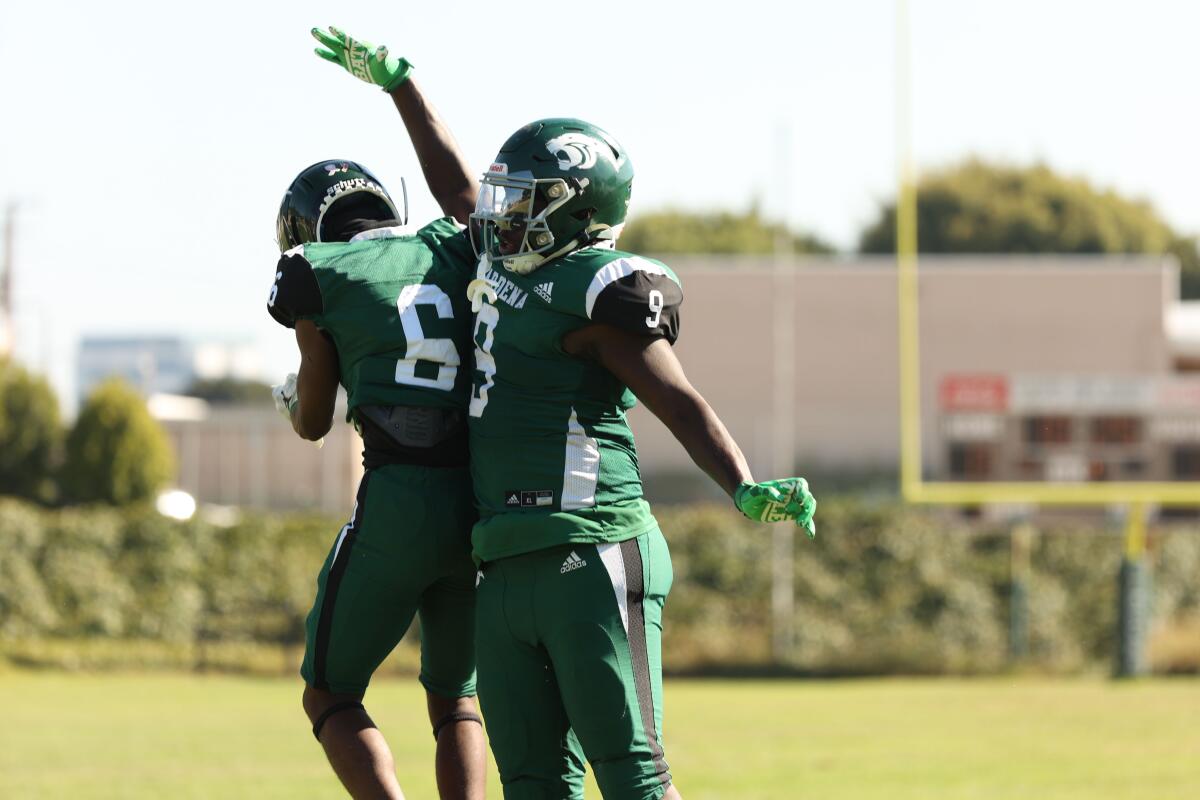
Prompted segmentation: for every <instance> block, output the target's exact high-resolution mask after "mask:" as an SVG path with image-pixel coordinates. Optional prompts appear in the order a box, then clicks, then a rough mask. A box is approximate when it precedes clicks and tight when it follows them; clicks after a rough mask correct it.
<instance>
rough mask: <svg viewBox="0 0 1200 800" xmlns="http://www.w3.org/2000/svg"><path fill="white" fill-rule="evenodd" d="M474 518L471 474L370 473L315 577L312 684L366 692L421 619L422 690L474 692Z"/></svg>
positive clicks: (307, 659)
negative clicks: (401, 641) (375, 673)
mask: <svg viewBox="0 0 1200 800" xmlns="http://www.w3.org/2000/svg"><path fill="white" fill-rule="evenodd" d="M475 519H476V516H475V511H474V505H473V500H472V494H471V479H470V475H469V474H468V471H467V469H466V468H465V467H464V468H457V469H456V468H451V469H445V468H433V467H417V466H410V465H406V464H394V465H389V466H384V467H377V468H375V469H371V470H368V471H367V473H366V474H365V475H364V476H363V479H362V483H361V484H359V487H358V501H357V502H356V503H355V506H354V513H353V515H352V516H351V519H350V522H349V523H347V524H346V525H345V526H344V527H343V528H342V530H341V532H340V533H339V534H338V536H337V539H336V540H335V541H334V544H333V547H332V549H331V550H330V552H329V556H328V557H327V558H326V559H325V566H324V567H323V568H322V569H321V574H320V576H319V577H318V578H317V599H316V602H315V603H314V604H313V607H312V611H311V612H309V615H308V620H307V622H306V624H305V634H306V635H305V649H304V664H303V666H302V667H301V668H300V674H301V675H302V676H303V677H304V680H305V681H306V682H307V683H308V685H310V686H313V687H315V688H317V689H326V690H328V691H331V692H339V693H349V694H358V693H362V692H365V691H366V689H367V684H368V683H370V680H371V675H372V674H373V673H374V672H375V669H376V668H377V667H378V666H379V665H380V664H381V663H382V662H383V659H384V658H386V657H387V655H388V653H390V652H392V649H393V648H394V647H395V646H396V644H397V643H398V642H399V641H400V638H401V637H402V636H404V632H405V631H407V630H408V627H409V625H410V624H412V620H413V615H414V614H419V615H420V619H421V683H423V684H424V685H425V688H426V689H428V690H429V691H431V692H433V693H434V694H438V695H442V696H444V697H465V696H468V695H473V694H475V643H474V625H475V575H476V571H475V564H474V562H473V561H472V560H471V526H472V525H474V523H475Z"/></svg>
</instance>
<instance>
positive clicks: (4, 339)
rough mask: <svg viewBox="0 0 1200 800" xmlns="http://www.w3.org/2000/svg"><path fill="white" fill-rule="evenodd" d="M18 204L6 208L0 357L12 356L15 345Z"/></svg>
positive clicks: (0, 277)
mask: <svg viewBox="0 0 1200 800" xmlns="http://www.w3.org/2000/svg"><path fill="white" fill-rule="evenodd" d="M16 220H17V204H16V202H15V201H11V200H10V201H9V203H8V205H7V206H6V207H5V209H4V265H3V272H0V357H6V356H11V355H12V353H13V348H14V345H15V341H14V340H15V334H14V328H13V240H14V239H15V238H16V229H17V222H16Z"/></svg>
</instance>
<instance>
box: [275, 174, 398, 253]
mask: <svg viewBox="0 0 1200 800" xmlns="http://www.w3.org/2000/svg"><path fill="white" fill-rule="evenodd" d="M400 186H401V194H402V196H403V200H404V211H403V213H402V212H401V211H399V210H397V208H396V204H395V203H394V202H392V197H391V195H389V194H388V193H387V189H384V188H383V184H382V183H380V182H379V179H378V178H376V177H375V175H374V174H373V173H372V172H371V171H370V170H369V169H367V168H366V167H364V166H363V165H362V164H359V163H357V162H354V161H341V160H333V161H318V162H317V163H316V164H313V165H312V166H310V167H306V168H305V169H304V170H302V171H301V172H300V174H299V175H297V176H296V178H295V180H293V181H292V185H291V186H289V187H288V188H287V192H286V193H285V194H284V195H283V202H282V203H280V204H279V216H278V217H277V218H276V221H275V230H276V238H277V239H278V241H279V250H280V252H286V251H288V250H291V249H292V248H293V247H296V246H297V245H301V244H306V243H308V242H330V241H337V239H338V238H339V233H340V228H341V227H342V225H341V223H343V222H345V221H347V220H351V219H366V220H376V221H384V220H392V219H395V220H399V222H400V224H402V225H403V224H404V223H405V222H406V221H407V216H408V192H407V190H406V189H405V188H404V181H403V180H401V181H400Z"/></svg>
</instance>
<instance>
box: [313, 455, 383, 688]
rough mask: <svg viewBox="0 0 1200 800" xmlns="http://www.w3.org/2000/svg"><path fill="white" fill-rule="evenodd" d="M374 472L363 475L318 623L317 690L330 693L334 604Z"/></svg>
mask: <svg viewBox="0 0 1200 800" xmlns="http://www.w3.org/2000/svg"><path fill="white" fill-rule="evenodd" d="M370 478H371V472H370V470H368V471H367V473H366V474H365V475H363V479H362V482H361V483H359V484H358V495H357V497H356V498H355V504H354V516H353V517H351V518H350V522H349V523H347V525H346V535H345V536H343V537H342V546H341V548H339V549H338V551H337V557H336V558H335V559H334V561H333V563H332V564H330V565H329V576H328V577H327V578H326V579H325V597H324V598H323V599H322V600H321V619H320V620H319V621H318V622H317V641H316V643H315V644H314V645H313V688H315V689H324V690H326V691H328V689H329V682H328V681H327V680H326V679H325V662H326V660H327V659H326V657H327V656H328V655H329V636H330V629H331V628H332V627H333V605H334V603H335V602H336V601H337V593H338V587H340V586H341V584H342V576H343V575H345V574H346V565H347V564H349V563H350V551H351V550H353V549H354V539H355V536H354V535H355V533H357V532H358V530H359V529H360V528H361V527H362V520H363V514H364V513H365V511H366V507H367V483H368V482H369V481H370Z"/></svg>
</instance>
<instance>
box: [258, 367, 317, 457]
mask: <svg viewBox="0 0 1200 800" xmlns="http://www.w3.org/2000/svg"><path fill="white" fill-rule="evenodd" d="M271 397H273V398H275V410H276V411H278V412H279V413H280V414H282V415H283V418H284V419H286V420H287V421H288V423H289V424H291V425H293V426H294V425H295V423H294V422H293V421H292V413H293V412H294V411H295V410H296V405H297V404H298V403H299V402H300V395H299V394H298V393H297V392H296V373H294V372H293V373H291V374H290V375H288V376H287V377H286V378H284V380H283V383H279V384H276V385H275V386H272V387H271ZM313 444H315V445H316V446H317V449H318V450H319V449H320V448H321V447H323V446H324V445H325V437H323V436H322V437H321V438H320V439H318V440H317V441H315V442H313Z"/></svg>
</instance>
